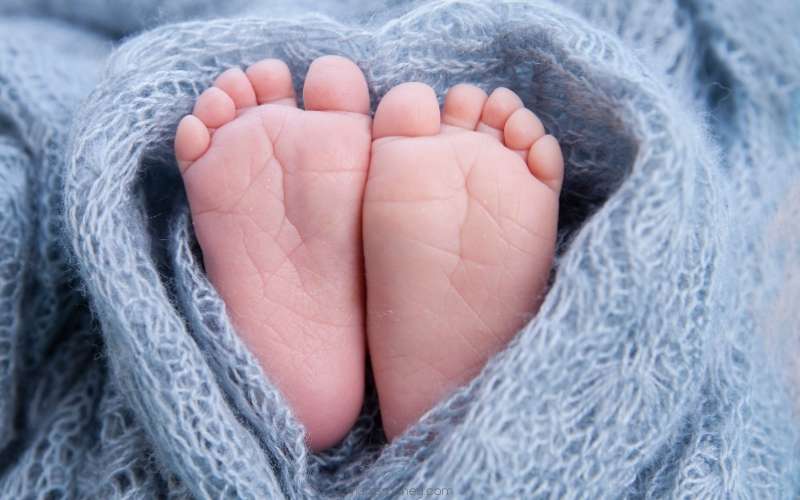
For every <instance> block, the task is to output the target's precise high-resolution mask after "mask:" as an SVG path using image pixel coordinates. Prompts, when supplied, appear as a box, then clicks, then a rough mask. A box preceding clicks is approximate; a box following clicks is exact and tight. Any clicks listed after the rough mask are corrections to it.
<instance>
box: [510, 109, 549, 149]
mask: <svg viewBox="0 0 800 500" xmlns="http://www.w3.org/2000/svg"><path fill="white" fill-rule="evenodd" d="M503 136H504V138H505V141H504V142H505V145H506V146H508V147H509V148H511V149H516V150H523V151H527V150H528V149H530V147H531V146H533V143H534V142H536V141H538V140H539V139H541V138H542V137H544V125H542V121H541V120H540V119H539V117H537V116H536V115H535V114H534V113H533V111H531V110H529V109H526V108H520V109H518V110H516V111H514V113H513V114H512V115H511V116H510V117H509V118H508V120H507V121H506V125H505V127H504V129H503Z"/></svg>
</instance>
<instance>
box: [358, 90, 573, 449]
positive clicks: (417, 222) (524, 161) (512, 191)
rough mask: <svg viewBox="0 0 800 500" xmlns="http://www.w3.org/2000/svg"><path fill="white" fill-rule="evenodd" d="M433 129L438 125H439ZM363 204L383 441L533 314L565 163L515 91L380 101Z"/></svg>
mask: <svg viewBox="0 0 800 500" xmlns="http://www.w3.org/2000/svg"><path fill="white" fill-rule="evenodd" d="M442 122H443V123H442ZM373 140H374V142H373V144H372V160H371V166H370V171H369V180H368V181H367V191H366V194H365V197H364V257H365V261H366V271H367V275H366V276H367V332H368V336H369V349H370V358H371V360H372V367H373V370H374V374H375V381H376V384H377V387H378V395H379V398H380V407H381V414H382V416H383V425H384V430H385V431H386V434H387V436H388V437H389V438H390V439H391V438H393V437H394V436H396V435H398V434H400V433H401V432H402V431H403V430H404V429H406V427H408V426H409V425H410V424H412V423H413V422H415V421H416V420H417V419H418V418H419V417H420V416H421V415H422V414H423V413H425V412H426V411H427V410H428V409H430V408H431V407H432V406H433V405H434V404H436V402H437V401H439V400H440V399H441V398H443V397H445V396H446V395H447V393H448V392H450V391H451V390H452V389H454V388H456V387H457V386H459V385H462V384H464V383H465V382H467V381H469V379H470V378H472V377H473V376H475V375H476V374H477V373H478V371H480V369H481V368H482V367H483V365H484V363H485V362H486V360H487V358H488V357H489V356H490V355H492V354H493V353H495V352H497V351H498V350H500V349H502V348H503V347H504V346H505V344H506V343H507V342H508V341H509V339H510V338H511V337H512V336H513V335H514V334H515V333H516V332H517V330H519V328H520V327H522V326H523V325H524V324H525V322H526V321H527V320H528V319H529V318H530V316H531V315H532V314H533V313H535V312H536V309H537V308H538V305H539V300H540V297H541V295H542V294H543V292H544V289H545V286H546V283H547V279H548V276H549V273H550V269H551V267H552V259H553V251H554V247H555V238H556V223H557V219H558V196H559V190H560V189H561V177H562V172H563V160H562V158H561V151H560V148H559V145H558V142H557V141H556V140H555V139H554V138H553V137H552V136H547V135H545V133H544V127H542V124H541V122H540V121H539V119H538V118H536V116H535V115H534V114H533V113H532V112H530V111H528V110H527V109H525V108H524V107H523V104H522V101H521V100H520V99H519V97H517V96H516V95H515V94H514V93H513V92H511V91H509V90H506V89H498V90H497V91H495V92H494V93H493V94H492V96H491V97H488V98H487V96H486V94H485V93H483V91H482V90H480V89H478V88H477V87H472V86H467V85H460V86H457V87H454V88H453V89H451V90H450V93H449V94H448V96H447V99H446V102H445V106H444V116H443V117H442V118H441V119H440V113H439V105H438V102H437V99H436V95H435V94H434V92H433V90H432V89H431V88H430V87H428V86H426V85H422V84H418V83H409V84H404V85H400V86H399V87H396V88H394V89H392V90H391V91H390V92H389V93H388V94H387V95H386V96H385V97H384V98H383V101H382V102H381V103H380V105H379V107H378V110H377V112H376V113H375V119H374V124H373Z"/></svg>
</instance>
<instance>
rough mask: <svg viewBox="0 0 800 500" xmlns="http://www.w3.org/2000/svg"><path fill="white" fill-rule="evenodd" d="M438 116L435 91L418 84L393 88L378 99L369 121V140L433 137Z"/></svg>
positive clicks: (437, 102) (439, 124)
mask: <svg viewBox="0 0 800 500" xmlns="http://www.w3.org/2000/svg"><path fill="white" fill-rule="evenodd" d="M440 128H441V115H440V112H439V101H438V100H437V99H436V92H434V91H433V89H432V88H431V87H429V86H428V85H425V84H424V83H419V82H409V83H403V84H400V85H398V86H397V87H394V88H393V89H391V90H390V91H389V92H387V93H386V95H385V96H384V97H383V99H381V102H380V104H378V109H377V110H376V111H375V118H374V120H373V122H372V138H373V140H376V139H380V138H383V137H395V136H405V137H421V136H430V135H436V134H438V133H439V130H440Z"/></svg>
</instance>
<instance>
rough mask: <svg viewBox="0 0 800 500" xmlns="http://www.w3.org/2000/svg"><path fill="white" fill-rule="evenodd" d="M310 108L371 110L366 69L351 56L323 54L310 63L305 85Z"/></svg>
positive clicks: (320, 109) (360, 111)
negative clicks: (363, 71)
mask: <svg viewBox="0 0 800 500" xmlns="http://www.w3.org/2000/svg"><path fill="white" fill-rule="evenodd" d="M303 101H304V103H305V108H306V109H307V110H309V111H345V112H350V113H361V114H366V113H369V107H370V106H369V89H368V87H367V80H366V79H365V78H364V73H362V72H361V70H360V69H359V68H358V66H356V64H355V63H354V62H353V61H351V60H350V59H347V58H344V57H340V56H323V57H320V58H318V59H316V60H315V61H314V62H312V63H311V66H310V67H309V68H308V74H307V75H306V83H305V86H304V87H303Z"/></svg>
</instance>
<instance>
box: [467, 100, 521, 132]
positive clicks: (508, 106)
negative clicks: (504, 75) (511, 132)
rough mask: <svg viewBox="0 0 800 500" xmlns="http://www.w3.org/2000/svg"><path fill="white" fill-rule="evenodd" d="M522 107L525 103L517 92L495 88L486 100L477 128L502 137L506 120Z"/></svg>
mask: <svg viewBox="0 0 800 500" xmlns="http://www.w3.org/2000/svg"><path fill="white" fill-rule="evenodd" d="M522 107H524V104H523V103H522V99H520V98H519V96H518V95H517V94H515V93H514V92H512V91H510V90H508V89H507V88H503V87H499V88H497V89H495V90H494V92H492V94H491V95H490V96H489V98H488V99H487V100H486V105H485V106H484V107H483V112H482V113H481V122H480V123H479V124H478V128H477V130H479V131H481V132H485V133H488V134H491V135H493V136H495V137H497V138H498V139H502V137H503V129H504V128H505V125H506V121H507V120H508V118H509V117H510V116H511V115H512V114H513V113H514V111H516V110H518V109H520V108H522Z"/></svg>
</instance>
